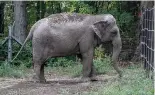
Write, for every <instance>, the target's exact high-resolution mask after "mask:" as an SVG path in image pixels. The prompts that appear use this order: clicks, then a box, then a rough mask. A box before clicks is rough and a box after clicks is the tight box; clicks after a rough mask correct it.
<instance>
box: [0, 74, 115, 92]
mask: <svg viewBox="0 0 155 95" xmlns="http://www.w3.org/2000/svg"><path fill="white" fill-rule="evenodd" d="M52 75H53V74H52ZM52 75H50V76H51V77H49V76H47V75H46V79H47V82H46V83H34V82H31V81H29V80H28V79H26V78H25V79H15V78H1V79H0V95H77V94H78V95H79V94H80V93H82V92H89V91H93V90H94V91H95V90H97V89H98V88H99V87H101V86H103V85H104V84H105V83H106V82H112V81H114V80H115V79H117V77H118V76H116V75H115V76H108V75H99V76H97V78H98V81H95V82H90V81H89V82H83V81H81V78H79V77H78V78H73V77H69V76H58V75H56V74H54V75H53V76H54V77H52Z"/></svg>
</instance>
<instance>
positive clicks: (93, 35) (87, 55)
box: [14, 13, 122, 82]
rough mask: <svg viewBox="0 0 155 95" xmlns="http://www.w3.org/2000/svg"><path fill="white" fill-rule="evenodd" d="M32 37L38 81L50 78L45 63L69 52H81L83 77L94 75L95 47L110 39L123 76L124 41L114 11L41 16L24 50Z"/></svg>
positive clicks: (115, 66)
mask: <svg viewBox="0 0 155 95" xmlns="http://www.w3.org/2000/svg"><path fill="white" fill-rule="evenodd" d="M31 38H32V46H33V66H34V72H35V75H34V77H33V79H34V80H35V81H39V82H45V81H46V80H45V77H44V64H45V61H46V60H47V59H48V58H53V57H62V56H67V55H81V60H82V65H83V78H90V79H93V78H94V77H95V74H94V71H95V69H94V66H93V55H94V48H95V47H96V46H99V45H100V44H102V43H103V42H107V41H112V44H113V55H112V61H113V67H114V69H115V70H116V71H117V72H118V73H119V76H122V73H121V71H120V70H119V68H118V67H117V59H118V56H119V53H120V51H121V47H122V42H121V37H120V33H119V28H118V26H117V24H116V20H115V18H114V17H113V16H112V15H111V14H104V15H80V14H76V16H75V15H74V14H71V13H70V14H69V13H62V14H54V15H51V16H49V17H47V18H44V19H41V20H39V21H38V22H36V23H35V24H34V25H33V26H32V28H31V30H30V33H29V35H28V37H27V38H26V40H25V42H24V44H23V46H22V47H21V49H20V51H21V50H22V48H23V47H24V45H25V43H26V42H27V41H28V40H29V39H31ZM20 51H19V52H18V54H19V53H20ZM18 54H17V56H18ZM17 56H16V57H17ZM16 57H15V58H16ZM15 58H14V59H15Z"/></svg>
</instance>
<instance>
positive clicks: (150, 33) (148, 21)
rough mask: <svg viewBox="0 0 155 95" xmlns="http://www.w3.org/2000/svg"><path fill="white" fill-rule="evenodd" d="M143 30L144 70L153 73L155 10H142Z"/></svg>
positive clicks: (142, 54) (141, 37)
mask: <svg viewBox="0 0 155 95" xmlns="http://www.w3.org/2000/svg"><path fill="white" fill-rule="evenodd" d="M141 20H142V30H141V36H140V39H141V57H142V62H143V63H144V69H145V70H146V71H147V72H149V73H148V76H149V77H150V76H152V75H150V72H153V70H154V69H155V68H154V52H155V50H154V8H151V9H144V8H142V18H141Z"/></svg>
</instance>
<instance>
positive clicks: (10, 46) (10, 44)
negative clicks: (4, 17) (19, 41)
mask: <svg viewBox="0 0 155 95" xmlns="http://www.w3.org/2000/svg"><path fill="white" fill-rule="evenodd" d="M8 28H9V36H8V62H11V60H12V41H11V39H12V37H11V36H12V26H8Z"/></svg>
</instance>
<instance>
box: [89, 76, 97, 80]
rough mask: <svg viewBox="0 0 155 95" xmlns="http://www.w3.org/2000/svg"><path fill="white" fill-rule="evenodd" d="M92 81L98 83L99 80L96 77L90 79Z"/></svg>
mask: <svg viewBox="0 0 155 95" xmlns="http://www.w3.org/2000/svg"><path fill="white" fill-rule="evenodd" d="M90 80H91V81H98V78H97V77H96V76H93V77H90Z"/></svg>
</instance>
